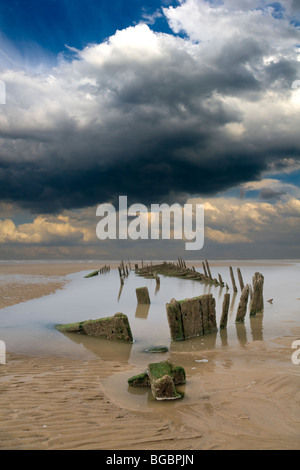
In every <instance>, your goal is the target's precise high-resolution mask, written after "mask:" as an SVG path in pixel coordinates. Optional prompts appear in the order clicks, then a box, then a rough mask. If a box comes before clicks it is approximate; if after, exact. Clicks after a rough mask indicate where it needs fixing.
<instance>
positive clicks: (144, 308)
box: [135, 304, 150, 320]
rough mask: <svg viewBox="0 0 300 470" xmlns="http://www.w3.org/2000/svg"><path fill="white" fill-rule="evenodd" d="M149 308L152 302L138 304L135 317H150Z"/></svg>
mask: <svg viewBox="0 0 300 470" xmlns="http://www.w3.org/2000/svg"><path fill="white" fill-rule="evenodd" d="M149 309H150V304H137V307H136V311H135V318H144V319H145V320H146V319H147V317H148V313H149Z"/></svg>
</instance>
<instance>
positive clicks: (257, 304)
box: [250, 272, 264, 316]
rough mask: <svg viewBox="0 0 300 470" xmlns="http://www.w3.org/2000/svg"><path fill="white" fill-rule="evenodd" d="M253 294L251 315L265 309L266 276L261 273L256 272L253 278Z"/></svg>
mask: <svg viewBox="0 0 300 470" xmlns="http://www.w3.org/2000/svg"><path fill="white" fill-rule="evenodd" d="M252 285H253V288H252V290H253V294H252V299H251V303H250V316H254V315H256V313H259V312H262V311H263V309H264V297H263V288H264V276H263V275H262V274H261V273H258V272H256V273H255V274H254V275H253V278H252Z"/></svg>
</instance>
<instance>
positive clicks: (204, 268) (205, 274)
mask: <svg viewBox="0 0 300 470" xmlns="http://www.w3.org/2000/svg"><path fill="white" fill-rule="evenodd" d="M202 266H203V270H204V276H205V277H206V278H207V279H208V275H207V271H206V267H205V264H204V261H202Z"/></svg>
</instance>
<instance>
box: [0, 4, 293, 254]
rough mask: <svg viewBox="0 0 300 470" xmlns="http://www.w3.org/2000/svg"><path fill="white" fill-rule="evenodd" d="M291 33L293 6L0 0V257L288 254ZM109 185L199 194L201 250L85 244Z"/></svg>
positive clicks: (170, 198)
mask: <svg viewBox="0 0 300 470" xmlns="http://www.w3.org/2000/svg"><path fill="white" fill-rule="evenodd" d="M299 33H300V1H299V0H285V1H284V2H283V1H281V2H267V1H264V0H245V1H243V2H239V1H238V0H223V1H221V0H216V1H215V0H206V1H205V0H176V1H172V0H161V1H158V0H157V1H156V0H154V1H150V0H134V1H130V2H128V1H123V0H119V1H114V2H108V1H104V0H102V1H94V0H92V1H89V2H83V1H82V0H74V1H72V2H70V1H66V0H31V1H30V2H28V1H25V0H19V1H12V0H10V1H6V0H2V1H1V4H0V102H1V104H0V259H36V258H41V259H47V258H50V259H53V258H62V259H65V258H68V259H127V258H128V259H130V258H131V259H134V258H135V259H140V258H142V259H147V258H148V259H176V258H177V256H182V257H184V258H185V259H204V258H210V259H249V258H253V259H270V258H275V259H276V258H295V259H300V236H299V233H300V132H299V129H300V113H299V112H300V60H299V59H300V34H299ZM1 93H2V95H1ZM3 94H4V95H3ZM1 96H2V101H1ZM3 96H4V97H5V99H3ZM121 195H126V196H127V197H128V204H133V203H140V204H144V205H146V207H148V208H149V211H150V207H151V204H162V203H165V204H170V205H171V204H173V203H179V204H181V205H182V206H183V205H184V204H185V203H188V204H193V205H195V204H204V208H205V219H204V227H205V237H204V246H203V248H202V249H201V250H198V251H197V250H194V251H188V252H187V251H186V250H185V243H184V241H183V240H177V239H176V240H174V239H171V240H161V239H159V240H151V239H149V240H136V241H133V240H108V239H107V240H99V239H98V238H97V236H96V226H97V223H98V221H99V219H98V218H97V216H96V209H97V207H98V205H100V204H104V203H110V204H112V205H113V206H114V207H116V209H117V208H118V198H119V196H121Z"/></svg>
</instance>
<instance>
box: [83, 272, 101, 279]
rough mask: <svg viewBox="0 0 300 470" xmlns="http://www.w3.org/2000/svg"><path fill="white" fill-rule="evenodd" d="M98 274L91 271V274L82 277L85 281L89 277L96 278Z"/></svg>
mask: <svg viewBox="0 0 300 470" xmlns="http://www.w3.org/2000/svg"><path fill="white" fill-rule="evenodd" d="M98 274H99V271H93V272H91V273H89V274H87V275H86V276H84V277H85V279H87V278H89V277H94V276H98Z"/></svg>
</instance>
